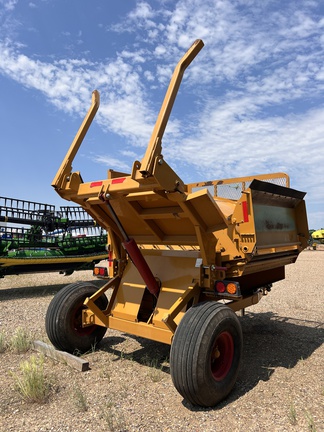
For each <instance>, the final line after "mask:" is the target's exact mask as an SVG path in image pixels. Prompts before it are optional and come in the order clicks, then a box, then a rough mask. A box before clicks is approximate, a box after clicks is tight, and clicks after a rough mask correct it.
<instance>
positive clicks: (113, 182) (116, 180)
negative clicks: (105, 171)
mask: <svg viewBox="0 0 324 432" xmlns="http://www.w3.org/2000/svg"><path fill="white" fill-rule="evenodd" d="M125 180H126V177H119V178H115V179H112V180H111V184H117V183H123V182H124V181H125Z"/></svg>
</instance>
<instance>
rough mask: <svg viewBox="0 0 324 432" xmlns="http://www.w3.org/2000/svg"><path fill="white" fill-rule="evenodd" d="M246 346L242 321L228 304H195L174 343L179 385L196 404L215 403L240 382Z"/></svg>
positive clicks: (173, 359)
mask: <svg viewBox="0 0 324 432" xmlns="http://www.w3.org/2000/svg"><path fill="white" fill-rule="evenodd" d="M242 348H243V336H242V329H241V324H240V322H239V320H238V318H237V316H236V314H235V313H234V312H233V311H232V310H231V309H230V308H229V307H228V306H226V305H223V304H219V303H216V302H203V303H198V304H197V305H195V306H193V307H191V308H190V309H189V310H188V311H187V312H186V313H185V315H184V316H183V318H182V320H181V321H180V323H179V325H178V327H177V329H176V331H175V334H174V338H173V341H172V345H171V351H170V371H171V377H172V381H173V384H174V386H175V388H176V389H177V390H178V392H179V393H180V394H181V396H183V398H184V399H185V400H187V401H188V402H190V403H191V404H193V405H199V406H203V407H211V406H215V405H216V404H217V403H219V402H220V401H221V400H223V399H224V398H225V397H226V396H227V395H228V394H229V393H230V391H231V390H232V388H233V386H234V384H235V382H236V378H237V375H238V371H239V366H240V362H241V355H242Z"/></svg>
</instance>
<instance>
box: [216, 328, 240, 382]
mask: <svg viewBox="0 0 324 432" xmlns="http://www.w3.org/2000/svg"><path fill="white" fill-rule="evenodd" d="M233 358H234V341H233V337H232V335H231V334H230V333H229V332H227V331H225V332H222V333H221V334H219V335H218V336H217V339H216V341H215V343H214V346H213V349H212V353H211V372H212V376H213V378H214V380H215V381H222V380H223V379H224V378H225V377H226V375H227V374H228V372H229V371H230V369H231V366H232V363H233Z"/></svg>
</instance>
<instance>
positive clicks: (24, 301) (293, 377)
mask: <svg viewBox="0 0 324 432" xmlns="http://www.w3.org/2000/svg"><path fill="white" fill-rule="evenodd" d="M323 269H324V251H321V250H317V251H314V250H307V251H304V252H302V254H301V255H300V257H299V258H298V260H297V263H296V264H294V265H290V266H287V267H286V279H285V280H284V281H281V282H278V283H276V284H274V286H273V288H272V291H271V292H270V293H269V295H268V296H267V297H265V298H263V299H262V300H261V302H260V303H259V304H257V305H255V306H253V307H251V308H249V309H247V310H246V315H245V316H244V317H240V322H241V325H242V329H243V335H244V352H243V360H242V364H241V368H240V373H239V376H238V380H237V383H236V385H235V387H234V390H233V391H232V392H231V394H230V395H229V396H228V398H227V399H226V400H225V401H223V402H222V403H221V404H219V405H218V406H216V407H215V408H212V409H203V408H197V407H194V406H191V405H190V404H188V403H186V402H185V401H184V400H183V399H182V397H181V396H180V395H179V394H178V393H177V391H176V390H175V388H174V387H173V384H172V381H171V376H170V371H169V362H168V357H169V347H168V346H166V345H163V344H160V343H156V342H152V341H149V340H146V339H141V338H138V337H133V336H130V335H127V334H124V333H120V332H116V331H112V330H108V331H107V333H106V335H105V338H104V339H103V342H102V344H101V345H100V348H99V349H98V350H97V351H95V352H91V353H89V354H86V355H84V356H83V357H84V358H85V359H86V360H88V361H89V362H90V368H91V369H90V370H89V371H87V372H78V371H76V370H74V369H72V368H71V367H69V366H68V365H67V364H65V363H59V362H55V361H53V360H51V359H49V358H45V373H46V377H47V378H48V380H49V381H50V383H51V391H50V395H49V397H48V400H47V401H46V402H45V403H43V404H37V403H33V404H30V403H27V402H25V401H23V400H22V399H21V397H20V395H19V393H18V392H17V390H16V388H15V382H14V376H13V374H19V371H20V364H21V362H22V361H23V360H29V359H30V358H31V356H32V355H35V352H33V351H31V350H30V351H28V352H26V353H23V354H15V353H14V352H12V350H9V349H6V350H5V351H4V352H3V353H0V362H1V363H0V364H1V366H0V380H1V381H0V382H1V390H0V431H1V432H10V431H15V432H20V431H55V432H59V431H71V432H72V431H73V432H78V431H80V432H81V431H83V432H85V431H91V432H96V431H103V430H105V431H120V432H121V431H136V432H139V431H143V432H146V431H147V432H148V431H150V432H153V431H154V432H159V431H161V432H167V431H197V432H198V431H202V432H208V431H213V432H214V431H231V432H234V431H244V432H245V431H247V432H248V431H255V432H257V431H258V432H260V431H267V432H269V431H270V432H271V431H280V432H283V431H296V432H299V431H317V432H319V431H324V367H323V363H324V345H323V342H324V290H323ZM78 280H84V281H86V280H91V281H94V282H95V283H96V284H97V285H98V286H99V285H100V284H102V281H100V280H97V279H94V278H93V277H92V274H91V272H90V271H83V272H76V273H74V274H73V275H71V276H68V277H65V276H62V275H58V274H47V275H44V274H33V275H26V276H22V275H20V276H7V277H5V278H4V279H1V280H0V332H2V333H3V334H4V335H5V339H6V340H8V341H9V340H10V339H11V338H12V336H13V334H14V332H15V330H16V329H17V328H18V327H22V328H23V329H25V330H26V331H27V332H28V333H29V334H30V335H31V337H32V338H33V339H35V340H36V339H37V340H42V341H44V342H46V343H49V341H48V338H47V336H46V332H45V314H46V310H47V307H48V304H49V303H50V301H51V299H52V298H53V295H54V294H55V293H56V292H58V291H59V290H60V289H61V288H62V287H63V286H65V285H66V284H68V283H71V282H75V281H78ZM36 355H39V354H36Z"/></svg>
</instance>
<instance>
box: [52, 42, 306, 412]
mask: <svg viewBox="0 0 324 432" xmlns="http://www.w3.org/2000/svg"><path fill="white" fill-rule="evenodd" d="M202 47H203V42H202V41H201V40H197V41H196V42H195V43H194V44H193V45H192V47H191V48H190V49H189V50H188V52H187V53H186V54H185V55H184V57H183V58H182V59H181V60H180V62H179V63H178V65H177V66H176V68H175V71H174V73H173V76H172V78H171V82H170V85H169V88H168V90H167V93H166V96H165V99H164V102H163V104H162V107H161V110H160V114H159V116H158V118H157V122H156V124H155V127H154V130H153V133H152V136H151V139H150V141H149V144H148V147H147V150H146V153H145V155H144V157H143V159H142V160H141V161H135V162H134V164H133V167H132V170H131V173H129V174H125V173H120V172H116V171H113V170H109V171H108V178H107V179H103V180H94V181H92V182H88V183H84V182H83V181H82V179H81V176H80V173H79V172H77V171H75V172H73V171H72V161H73V159H74V157H75V155H76V153H77V151H78V148H79V147H80V145H81V142H82V140H83V137H84V136H85V134H86V132H87V130H88V128H89V126H90V124H91V122H92V120H93V118H94V116H95V113H96V111H97V109H98V107H99V94H98V92H97V91H94V92H93V96H92V105H91V107H90V109H89V111H88V114H87V115H86V117H85V119H84V121H83V123H82V125H81V127H80V129H79V131H78V133H77V135H76V137H75V139H74V141H73V143H72V144H71V146H70V149H69V150H68V153H67V155H66V157H65V158H64V160H63V162H62V165H61V167H60V168H59V170H58V172H57V174H56V177H55V178H54V180H53V184H52V186H53V187H54V188H55V190H56V191H57V193H58V194H59V195H60V196H61V197H62V198H65V199H68V200H71V201H74V202H75V203H77V204H78V205H80V206H82V207H83V208H84V209H85V210H86V211H87V212H88V213H89V214H90V215H91V217H92V218H93V219H94V220H96V221H97V223H98V224H99V225H101V226H102V227H103V228H104V229H106V230H107V232H108V238H109V253H110V261H109V264H110V265H109V279H108V281H107V283H106V284H105V285H104V286H103V287H102V288H100V289H99V290H98V289H97V288H96V287H95V286H93V285H92V284H89V283H84V284H80V283H78V284H71V285H68V286H66V287H65V288H63V289H62V290H60V292H59V293H57V294H56V295H55V296H54V298H53V299H52V301H51V303H50V305H49V307H48V310H47V314H46V320H45V323H46V330H47V334H48V337H49V339H50V340H51V342H52V343H53V345H54V346H55V347H56V348H58V349H60V350H65V351H69V352H73V351H74V350H78V351H87V350H89V349H91V347H92V346H94V345H95V344H96V343H97V342H100V340H101V339H102V338H103V336H104V334H105V332H106V329H107V328H111V329H116V330H120V331H122V332H126V333H130V334H133V335H136V336H139V337H144V338H148V339H152V340H155V341H159V342H163V343H166V344H170V345H171V352H170V371H171V377H172V380H173V383H174V385H175V387H176V389H177V390H178V392H179V393H180V394H181V395H182V396H183V397H184V398H185V399H186V400H187V401H189V402H191V403H192V404H195V405H201V406H213V405H215V404H217V403H218V402H219V401H221V400H222V399H224V398H225V397H226V396H227V395H228V393H229V392H230V391H231V389H232V388H233V386H234V384H235V381H236V378H237V375H238V372H239V365H240V361H241V354H242V345H243V341H242V330H241V325H240V322H239V319H238V317H237V315H236V312H237V311H244V309H245V308H246V307H248V306H252V305H255V304H256V303H258V302H259V301H260V300H261V298H262V297H263V296H264V295H266V294H268V292H269V291H270V290H271V286H272V283H273V282H276V281H279V280H281V279H284V277H285V271H284V269H285V266H286V265H287V264H291V263H294V262H295V261H296V259H297V257H298V255H299V253H300V252H301V251H302V250H303V249H304V248H305V247H306V246H307V242H308V225H307V216H306V209H305V201H304V196H305V193H303V192H299V191H297V190H294V189H291V188H290V187H289V177H288V176H287V175H286V174H283V173H275V174H266V175H257V176H250V177H244V178H242V177H241V178H233V179H227V180H214V181H205V182H200V183H191V184H186V183H184V182H183V180H182V179H181V178H180V177H179V176H178V175H177V174H176V173H175V172H174V171H173V170H172V168H171V167H170V166H169V165H168V164H167V162H166V161H165V159H164V158H163V155H162V136H163V133H164V130H165V127H166V124H167V121H168V118H169V116H170V113H171V109H172V106H173V103H174V100H175V97H176V94H177V91H178V88H179V85H180V82H181V79H182V76H183V73H184V71H185V69H186V68H187V66H189V64H190V63H191V61H192V60H193V59H194V57H195V56H196V55H197V53H198V52H199V51H200V49H201V48H202ZM198 154H199V149H198V148H197V155H198ZM110 289H111V290H112V291H111V293H110V294H111V295H110V296H109V297H110V299H109V301H108V296H106V295H105V294H106V293H107V291H108V290H110Z"/></svg>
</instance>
